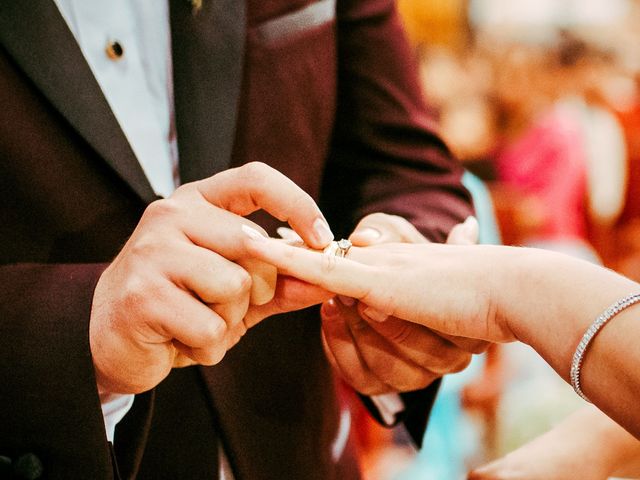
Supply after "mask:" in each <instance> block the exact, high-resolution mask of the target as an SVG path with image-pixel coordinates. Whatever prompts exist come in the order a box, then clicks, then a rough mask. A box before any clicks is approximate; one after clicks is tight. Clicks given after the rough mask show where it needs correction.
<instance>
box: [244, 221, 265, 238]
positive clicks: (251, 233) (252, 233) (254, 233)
mask: <svg viewBox="0 0 640 480" xmlns="http://www.w3.org/2000/svg"><path fill="white" fill-rule="evenodd" d="M240 228H241V229H242V231H243V232H244V233H245V235H247V237H249V238H251V239H252V240H257V241H259V242H266V241H267V237H265V236H264V235H262V234H261V233H260V232H259V231H258V230H256V229H255V228H252V227H250V226H249V225H242V227H240Z"/></svg>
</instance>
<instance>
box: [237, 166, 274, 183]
mask: <svg viewBox="0 0 640 480" xmlns="http://www.w3.org/2000/svg"><path fill="white" fill-rule="evenodd" d="M270 170H271V168H270V167H268V166H267V165H266V164H264V163H262V162H249V163H245V164H244V165H242V166H241V167H240V170H239V174H240V176H241V177H242V178H243V179H245V180H247V181H249V182H256V181H261V180H263V179H264V177H265V176H266V175H268V174H269V173H270Z"/></svg>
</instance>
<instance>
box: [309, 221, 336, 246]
mask: <svg viewBox="0 0 640 480" xmlns="http://www.w3.org/2000/svg"><path fill="white" fill-rule="evenodd" d="M313 231H314V232H315V234H316V239H317V240H318V242H319V243H320V244H322V245H323V246H326V245H328V244H329V243H331V241H332V240H333V233H332V232H331V229H330V228H329V225H327V222H326V220H325V219H324V218H320V217H318V218H316V221H315V222H313Z"/></svg>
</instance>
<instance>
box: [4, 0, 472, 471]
mask: <svg viewBox="0 0 640 480" xmlns="http://www.w3.org/2000/svg"><path fill="white" fill-rule="evenodd" d="M331 2H332V0H320V1H319V2H314V1H312V0H215V1H211V0H204V2H203V7H202V9H201V11H199V12H198V13H197V14H195V15H194V14H193V12H192V7H191V5H190V2H188V1H186V0H171V2H170V16H171V29H172V45H173V69H174V85H175V112H176V121H177V130H178V143H179V151H180V171H181V176H182V180H183V182H188V181H191V180H194V179H199V178H203V177H206V176H209V175H212V174H214V173H216V172H219V171H221V170H224V169H226V168H228V167H230V166H234V165H240V164H242V163H245V162H248V161H253V160H259V161H262V162H266V163H268V164H270V165H272V166H273V167H275V168H277V169H278V170H280V171H281V172H283V173H284V174H285V175H287V176H288V177H290V178H291V179H293V180H294V181H295V182H296V183H298V184H299V185H300V186H302V187H303V188H304V189H305V190H306V191H307V192H309V193H310V194H311V195H312V196H313V197H314V198H316V199H317V200H318V201H319V202H321V205H322V208H323V209H324V211H325V213H326V214H327V216H328V218H329V219H330V221H331V224H332V226H333V227H334V229H335V230H336V231H337V233H339V234H342V235H344V234H347V233H348V232H349V231H350V229H352V228H353V226H354V225H355V223H356V222H357V221H358V220H359V219H360V218H362V217H363V216H364V215H366V214H368V213H371V212H377V211H382V212H387V213H393V214H398V215H402V216H404V217H407V218H408V219H410V220H411V221H412V222H413V223H414V224H415V225H416V226H418V228H420V229H421V231H422V232H424V233H425V234H426V235H428V236H429V237H430V238H432V239H433V240H442V239H443V238H444V236H445V234H446V232H447V231H448V230H449V229H450V227H451V226H453V225H454V224H455V223H457V222H459V221H461V220H462V219H464V218H465V217H466V216H467V215H468V214H469V213H470V207H469V199H468V197H467V194H466V192H465V191H464V189H463V188H462V187H461V185H460V182H459V181H460V174H461V172H460V168H459V167H458V166H457V165H456V164H455V163H454V161H453V160H452V159H451V158H450V156H449V154H448V152H447V150H446V148H445V146H444V145H443V143H442V142H441V140H440V139H439V137H438V136H437V135H436V134H435V133H434V131H433V124H432V123H431V120H430V118H429V116H428V115H427V112H426V110H425V108H424V106H423V103H422V100H421V96H420V93H419V90H420V89H419V85H418V81H417V77H416V70H415V65H414V61H413V58H412V54H411V53H410V50H409V48H408V47H407V44H406V43H405V41H404V39H403V36H402V34H401V29H400V26H399V23H398V19H397V17H396V13H395V11H394V2H393V0H338V2H337V5H336V6H335V8H333V5H332V3H331ZM327 8H328V10H327ZM327 11H328V12H330V15H327ZM332 12H335V15H334V14H333V13H332ZM125 55H126V53H125ZM154 199H155V195H154V193H153V191H152V189H151V187H150V185H149V183H148V181H147V179H146V178H145V176H144V174H143V171H142V169H141V167H140V166H139V164H138V162H137V160H136V158H135V156H134V154H133V152H132V150H131V147H130V146H129V144H128V143H127V141H126V139H125V137H124V135H123V133H122V131H121V130H120V128H119V126H118V123H117V121H116V119H115V117H114V115H113V114H112V112H111V111H110V109H109V107H108V104H107V102H106V101H105V99H104V97H103V95H102V93H101V91H100V89H99V87H98V85H97V83H96V82H95V80H94V78H93V77H92V74H91V72H90V70H89V67H88V66H87V64H86V62H85V61H84V59H83V57H82V54H81V52H80V50H79V48H78V47H77V45H76V43H75V42H74V39H73V36H72V34H71V33H70V31H69V30H68V28H67V26H66V24H65V22H64V20H63V19H62V17H61V16H60V14H59V13H58V11H57V9H56V7H55V5H54V2H53V1H52V0H49V1H47V0H34V1H30V2H16V1H12V0H0V382H1V383H0V385H1V386H0V455H4V456H8V457H10V458H12V459H16V458H17V457H19V456H20V455H22V454H23V453H25V452H32V453H34V454H35V455H36V456H37V457H38V458H39V459H40V461H41V462H42V464H43V467H44V477H43V478H56V479H58V478H60V479H62V478H65V479H69V478H92V479H110V478H113V477H114V475H116V472H115V468H116V467H117V469H119V474H120V475H121V476H122V477H125V478H126V477H135V476H136V475H137V478H181V479H189V478H213V477H214V476H215V472H216V471H217V469H218V465H217V442H218V441H220V442H222V443H223V444H224V447H225V450H226V452H227V454H228V455H229V458H230V460H231V463H232V468H233V470H234V472H235V474H236V476H237V479H238V480H243V479H250V480H256V479H258V480H259V479H276V478H277V479H287V478H291V479H301V478H304V479H332V478H336V479H348V478H357V472H356V469H355V468H353V465H354V464H353V457H352V455H351V454H350V449H349V448H347V451H346V453H345V454H344V455H343V456H342V458H340V459H333V458H332V457H331V449H330V445H331V442H332V441H333V439H334V437H335V435H336V430H337V424H338V402H337V400H336V395H335V390H334V379H333V377H332V373H331V371H330V368H329V367H328V365H327V363H326V360H325V357H324V355H323V352H322V348H321V344H320V341H319V321H318V315H317V310H316V309H311V310H307V311H304V312H300V313H296V314H290V315H284V316H281V317H277V318H271V319H268V320H266V321H264V322H263V323H262V324H260V325H259V326H257V327H256V328H254V329H252V330H251V331H250V332H249V333H248V334H247V335H246V337H245V338H244V339H243V341H242V342H241V343H240V344H239V345H238V346H237V347H235V348H234V349H233V350H232V351H230V352H229V354H228V355H227V357H226V358H225V359H224V360H223V362H222V363H220V364H219V365H217V366H215V367H211V368H195V367H194V368H189V369H183V370H177V371H175V372H174V373H172V374H171V375H170V376H169V378H168V379H167V380H166V381H164V382H163V383H162V384H161V385H160V386H158V387H157V388H156V389H154V391H152V392H149V393H147V394H144V395H140V396H138V397H137V399H136V403H135V404H134V407H133V410H132V411H131V412H130V413H129V414H128V415H127V417H126V419H125V420H124V421H123V422H122V423H121V424H120V425H119V426H118V430H117V432H116V452H115V458H117V462H115V463H114V462H113V458H112V456H111V452H110V448H109V445H108V443H107V441H106V439H105V433H104V426H103V421H102V415H101V411H100V405H99V399H98V395H97V392H96V386H95V379H94V373H93V368H92V362H91V354H90V350H89V343H88V323H89V314H90V306H91V299H92V293H93V289H94V286H95V283H96V281H97V280H98V278H99V276H100V274H101V272H102V271H103V269H104V268H105V267H106V265H107V263H108V262H109V261H110V260H111V259H112V258H113V257H114V256H115V255H116V253H117V252H118V250H119V249H120V248H121V246H122V245H123V243H124V242H125V241H126V239H127V237H128V235H129V234H130V233H131V231H132V230H133V228H134V226H135V225H136V223H137V221H138V219H139V217H140V215H141V213H142V212H143V210H144V208H145V206H146V205H147V204H148V203H149V202H151V201H153V200H154ZM257 221H259V222H260V223H261V224H262V225H264V226H265V227H266V228H267V229H268V230H270V231H272V232H273V230H274V228H275V227H276V226H277V223H276V222H275V221H274V220H273V219H269V218H266V217H264V216H258V217H257ZM429 394H431V395H432V394H433V392H429V391H427V392H418V393H416V394H415V395H416V396H418V397H420V398H426V397H423V396H424V395H426V396H427V397H428V396H429ZM428 408H429V405H428V402H426V403H424V402H423V403H422V404H420V405H419V408H418V410H416V412H418V413H420V412H422V413H424V412H426V411H428ZM423 417H424V415H423ZM418 430H419V428H418ZM418 433H420V432H418Z"/></svg>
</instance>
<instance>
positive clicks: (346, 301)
mask: <svg viewBox="0 0 640 480" xmlns="http://www.w3.org/2000/svg"><path fill="white" fill-rule="evenodd" d="M336 298H337V299H338V300H339V301H340V303H341V304H343V305H344V306H345V307H353V306H354V305H355V304H356V299H355V298H351V297H345V296H344V295H337V296H336Z"/></svg>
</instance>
